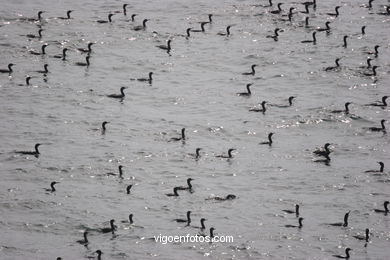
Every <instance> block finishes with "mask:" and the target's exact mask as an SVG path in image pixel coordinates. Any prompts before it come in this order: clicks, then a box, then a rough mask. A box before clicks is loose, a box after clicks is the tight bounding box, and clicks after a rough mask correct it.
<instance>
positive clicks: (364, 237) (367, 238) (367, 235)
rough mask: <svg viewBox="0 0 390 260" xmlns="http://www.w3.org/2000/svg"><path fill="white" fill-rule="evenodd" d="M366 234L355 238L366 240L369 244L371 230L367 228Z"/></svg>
mask: <svg viewBox="0 0 390 260" xmlns="http://www.w3.org/2000/svg"><path fill="white" fill-rule="evenodd" d="M365 232H366V235H365V236H362V235H355V236H353V237H354V238H356V239H357V240H365V241H366V242H367V243H368V240H369V239H370V230H369V229H368V228H366V231H365Z"/></svg>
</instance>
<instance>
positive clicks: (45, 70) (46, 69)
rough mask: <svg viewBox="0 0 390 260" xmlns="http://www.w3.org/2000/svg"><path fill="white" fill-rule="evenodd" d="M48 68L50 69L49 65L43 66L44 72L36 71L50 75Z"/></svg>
mask: <svg viewBox="0 0 390 260" xmlns="http://www.w3.org/2000/svg"><path fill="white" fill-rule="evenodd" d="M48 67H49V65H48V64H44V65H43V70H36V71H35V72H37V73H43V74H47V73H49V70H48Z"/></svg>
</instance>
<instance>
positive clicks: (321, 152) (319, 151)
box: [313, 143, 331, 156]
mask: <svg viewBox="0 0 390 260" xmlns="http://www.w3.org/2000/svg"><path fill="white" fill-rule="evenodd" d="M330 145H331V144H330V143H326V144H325V145H324V149H323V150H322V149H317V150H315V151H314V152H313V153H314V154H315V155H319V156H327V155H329V154H330V153H331V151H330V150H329V146H330Z"/></svg>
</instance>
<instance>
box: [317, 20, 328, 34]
mask: <svg viewBox="0 0 390 260" xmlns="http://www.w3.org/2000/svg"><path fill="white" fill-rule="evenodd" d="M329 24H331V22H330V21H327V22H326V23H325V28H318V29H317V32H327V33H330V26H329Z"/></svg>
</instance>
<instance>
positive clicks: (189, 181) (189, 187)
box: [178, 178, 194, 193]
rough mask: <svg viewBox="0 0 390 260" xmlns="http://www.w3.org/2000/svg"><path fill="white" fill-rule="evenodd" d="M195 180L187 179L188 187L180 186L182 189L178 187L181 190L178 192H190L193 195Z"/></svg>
mask: <svg viewBox="0 0 390 260" xmlns="http://www.w3.org/2000/svg"><path fill="white" fill-rule="evenodd" d="M193 180H194V179H192V178H188V179H187V187H183V186H180V187H178V188H179V189H178V190H188V191H190V192H191V193H192V192H193V191H192V184H191V181H193Z"/></svg>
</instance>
